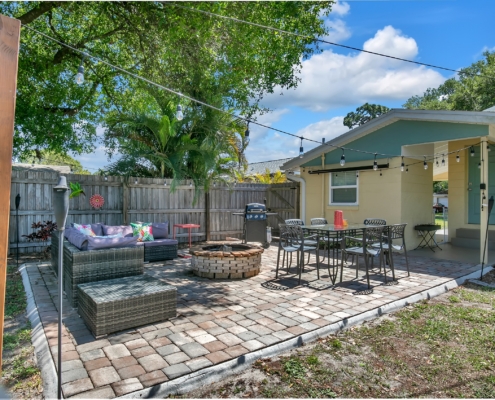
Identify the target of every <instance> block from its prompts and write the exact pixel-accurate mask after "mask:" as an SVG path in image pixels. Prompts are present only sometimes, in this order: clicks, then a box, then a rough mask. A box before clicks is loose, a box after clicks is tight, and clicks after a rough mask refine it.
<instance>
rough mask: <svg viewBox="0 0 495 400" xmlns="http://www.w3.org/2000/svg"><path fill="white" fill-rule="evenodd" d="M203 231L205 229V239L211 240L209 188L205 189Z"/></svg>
mask: <svg viewBox="0 0 495 400" xmlns="http://www.w3.org/2000/svg"><path fill="white" fill-rule="evenodd" d="M205 231H206V241H207V242H209V241H210V240H211V235H210V233H211V232H210V231H211V229H210V191H209V189H208V190H206V191H205Z"/></svg>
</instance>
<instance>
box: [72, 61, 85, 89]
mask: <svg viewBox="0 0 495 400" xmlns="http://www.w3.org/2000/svg"><path fill="white" fill-rule="evenodd" d="M85 58H86V55H83V57H82V59H81V64H79V68H78V69H77V74H76V77H75V79H74V80H75V81H76V83H77V84H78V85H82V84H83V83H84V65H83V64H84V59H85Z"/></svg>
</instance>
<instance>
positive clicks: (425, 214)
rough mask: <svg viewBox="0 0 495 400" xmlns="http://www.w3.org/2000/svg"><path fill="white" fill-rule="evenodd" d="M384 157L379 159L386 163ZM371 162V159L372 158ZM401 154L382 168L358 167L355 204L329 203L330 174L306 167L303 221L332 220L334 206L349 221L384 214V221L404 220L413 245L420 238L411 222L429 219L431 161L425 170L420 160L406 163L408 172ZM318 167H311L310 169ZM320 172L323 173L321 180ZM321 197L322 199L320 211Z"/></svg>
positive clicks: (408, 160) (358, 222)
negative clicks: (316, 171) (380, 169)
mask: <svg viewBox="0 0 495 400" xmlns="http://www.w3.org/2000/svg"><path fill="white" fill-rule="evenodd" d="M386 161H387V160H378V163H379V164H381V163H386ZM404 162H405V163H406V164H407V163H417V162H418V160H413V159H405V160H404ZM371 163H372V161H371ZM400 163H401V159H400V158H394V159H391V160H390V168H389V169H387V170H383V171H382V176H380V172H379V171H373V170H365V171H359V178H358V205H349V206H342V205H330V191H329V187H330V181H329V180H330V174H322V175H316V174H314V175H313V174H309V171H310V170H311V169H309V168H306V169H304V170H303V171H302V172H301V176H302V177H303V178H304V179H305V180H306V221H305V223H306V224H310V221H311V218H317V217H321V216H322V215H323V216H324V217H325V218H326V219H327V221H328V222H329V223H333V219H334V218H333V216H334V211H335V210H342V211H343V213H344V218H345V219H346V220H347V221H348V222H349V224H360V223H363V221H364V220H365V219H366V218H383V219H385V220H387V223H390V224H397V223H407V224H408V225H407V228H406V245H407V247H408V248H409V249H414V248H415V247H416V246H417V245H418V243H419V240H420V238H419V237H418V236H417V232H416V231H415V230H414V226H415V225H417V224H421V223H429V222H432V221H431V220H432V204H431V199H432V196H433V185H432V165H431V163H430V164H429V168H428V170H425V169H424V168H423V164H422V162H420V163H419V164H416V165H412V166H410V167H409V172H408V173H406V172H401V170H400V168H399V167H400ZM362 165H365V163H364V162H363V161H360V162H354V163H346V164H345V166H346V167H356V166H362ZM339 167H340V165H339V164H332V165H325V167H324V168H339ZM319 168H321V166H320V167H318V168H316V167H314V168H313V169H319ZM322 176H323V177H324V178H323V180H322ZM322 199H324V206H323V214H322Z"/></svg>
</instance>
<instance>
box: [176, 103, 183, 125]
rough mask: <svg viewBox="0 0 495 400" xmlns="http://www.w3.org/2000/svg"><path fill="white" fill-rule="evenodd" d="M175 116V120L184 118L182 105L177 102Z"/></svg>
mask: <svg viewBox="0 0 495 400" xmlns="http://www.w3.org/2000/svg"><path fill="white" fill-rule="evenodd" d="M175 118H177V121H182V120H183V119H184V114H183V113H182V106H181V105H180V104H177V112H176V113H175Z"/></svg>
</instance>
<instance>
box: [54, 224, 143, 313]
mask: <svg viewBox="0 0 495 400" xmlns="http://www.w3.org/2000/svg"><path fill="white" fill-rule="evenodd" d="M58 235H59V233H58V232H53V233H52V245H51V253H52V254H51V255H52V257H51V265H52V269H53V270H54V272H55V275H57V274H58V251H59V236H58ZM143 259H144V247H142V246H133V247H121V248H110V249H101V250H80V249H78V248H77V247H76V246H74V245H73V244H71V243H69V242H68V241H67V240H66V239H65V240H64V265H63V268H64V270H63V271H64V272H63V274H64V276H63V282H64V284H63V286H64V291H65V293H66V295H67V299H68V300H69V303H70V304H71V306H72V307H77V285H79V284H80V283H87V282H97V281H103V280H107V279H114V278H123V277H126V276H133V275H142V274H143V272H144V265H143Z"/></svg>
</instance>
